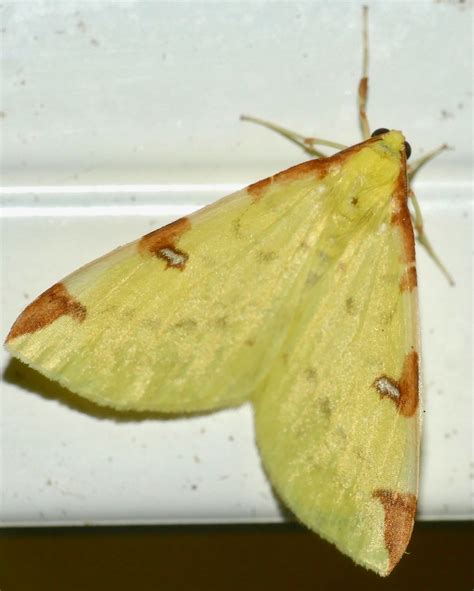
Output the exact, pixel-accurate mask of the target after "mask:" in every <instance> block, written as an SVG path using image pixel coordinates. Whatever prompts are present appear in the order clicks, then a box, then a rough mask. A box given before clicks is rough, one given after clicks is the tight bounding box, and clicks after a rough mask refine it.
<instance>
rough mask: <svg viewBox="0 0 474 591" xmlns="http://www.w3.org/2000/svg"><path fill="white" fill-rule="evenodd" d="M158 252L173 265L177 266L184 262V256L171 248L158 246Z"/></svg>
mask: <svg viewBox="0 0 474 591" xmlns="http://www.w3.org/2000/svg"><path fill="white" fill-rule="evenodd" d="M159 252H160V254H161V256H163V257H164V258H165V259H166V260H167V261H168V262H169V264H170V265H171V266H173V267H179V265H183V264H184V263H185V262H186V257H185V256H184V255H183V254H181V253H179V252H176V251H174V250H173V249H172V248H160V251H159Z"/></svg>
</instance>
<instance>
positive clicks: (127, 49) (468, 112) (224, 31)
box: [0, 1, 474, 525]
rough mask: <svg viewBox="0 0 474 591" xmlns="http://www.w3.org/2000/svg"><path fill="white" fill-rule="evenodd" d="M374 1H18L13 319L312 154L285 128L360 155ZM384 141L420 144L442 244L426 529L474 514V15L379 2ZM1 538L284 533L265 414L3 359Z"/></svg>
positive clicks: (9, 266)
mask: <svg viewBox="0 0 474 591" xmlns="http://www.w3.org/2000/svg"><path fill="white" fill-rule="evenodd" d="M360 6H361V4H360V3H359V2H350V3H343V2H331V3H329V2H322V3H320V2H308V3H300V2H259V3H257V2H248V3H243V2H229V3H227V2H222V3H210V2H204V3H197V2H176V3H160V2H156V3H152V2H115V3H110V2H101V1H95V2H72V1H70V2H67V3H57V2H42V1H38V2H18V3H4V4H2V7H1V8H0V10H1V12H2V14H1V17H2V25H1V26H2V27H3V28H2V30H1V32H0V35H1V43H2V45H1V50H2V66H1V79H0V81H1V86H2V88H1V106H0V111H1V118H0V126H1V133H2V142H1V151H2V154H1V158H2V160H1V162H2V170H1V176H2V185H3V191H2V192H3V194H2V200H3V201H2V203H3V209H2V218H3V219H2V238H1V248H2V253H1V262H2V274H1V281H2V297H3V301H2V322H1V328H2V331H1V333H2V334H1V336H2V338H4V336H5V335H6V333H7V331H8V329H9V327H10V325H11V323H12V322H13V321H14V320H15V318H16V317H17V315H18V314H19V313H20V312H21V310H22V309H23V308H24V306H25V305H26V304H28V303H29V302H30V301H32V299H33V298H34V297H36V296H37V295H38V294H39V293H40V292H41V291H43V290H44V289H46V288H47V287H49V286H50V285H51V284H52V283H54V282H55V281H56V280H58V279H59V278H61V277H62V276H64V275H66V274H68V273H69V272H70V271H72V270H74V269H75V268H76V267H78V266H80V265H82V264H83V263H86V262H87V261H89V260H91V259H93V258H95V257H97V256H99V255H101V254H103V253H105V252H107V251H108V250H110V249H112V248H114V247H116V246H117V245H119V244H123V243H125V242H127V241H130V240H133V239H135V238H136V237H138V236H140V235H142V234H144V233H146V232H148V231H150V230H151V229H153V228H156V227H158V226H160V225H162V224H163V223H165V222H168V221H171V220H172V219H174V218H176V217H179V216H181V215H184V214H186V213H188V212H190V211H192V210H193V209H196V208H197V207H198V206H200V205H202V204H205V203H208V202H210V201H212V200H214V199H216V198H218V197H220V196H222V195H224V194H226V193H229V192H231V191H232V190H234V189H236V188H238V187H240V186H243V185H245V184H247V183H248V182H252V181H255V180H258V179H259V178H263V177H265V176H268V175H269V174H272V173H274V172H276V171H278V170H280V169H283V168H286V167H288V166H290V165H292V164H295V163H297V162H299V161H302V160H304V159H306V157H305V156H304V155H303V154H302V153H301V152H299V151H298V150H297V149H296V148H295V147H293V146H292V145H290V144H289V143H287V142H285V141H284V140H283V139H281V138H278V137H276V136H273V135H272V134H271V133H270V132H267V131H266V130H263V129H260V128H257V127H255V126H252V125H250V124H245V123H242V122H240V121H239V115H240V114H241V113H251V114H255V115H260V116H263V117H267V118H269V119H272V120H274V121H277V122H279V123H281V124H283V125H287V126H288V127H292V128H294V129H296V130H298V131H301V132H305V133H308V134H315V135H319V136H320V137H327V138H330V139H334V140H336V141H341V142H346V143H348V144H351V143H355V142H356V141H359V139H360V136H359V135H358V129H357V119H356V109H355V91H356V86H357V82H358V78H359V76H360V62H361V51H360V50H361V42H360V32H361V19H360ZM370 10H371V12H370V39H371V64H370V75H371V79H370V81H371V90H372V92H371V95H370V103H369V119H370V121H371V124H372V127H373V128H374V127H381V126H383V127H390V128H399V129H402V130H403V131H404V132H405V134H406V136H407V138H408V140H409V141H410V143H411V145H412V147H413V152H414V157H416V156H417V155H420V154H421V153H422V152H423V151H426V150H428V149H431V148H433V147H435V146H437V145H439V144H441V143H444V142H447V143H448V144H450V145H451V146H453V147H454V149H453V150H452V151H449V152H446V153H444V154H443V155H442V156H440V157H439V158H438V159H437V160H436V161H435V162H433V163H431V164H430V165H429V166H427V167H426V169H425V170H423V171H422V172H421V173H420V176H419V179H418V181H417V184H416V187H415V188H416V190H417V194H418V197H419V200H420V202H421V206H422V209H423V212H424V216H425V221H426V227H427V231H428V233H429V236H430V238H431V240H432V242H433V244H434V245H435V248H436V250H437V252H438V253H439V254H440V255H441V257H442V258H443V260H444V261H445V263H446V265H447V267H448V268H449V270H450V271H451V273H452V274H453V276H454V277H455V279H456V287H454V288H452V287H449V285H448V284H447V282H446V281H445V279H444V277H443V276H442V275H441V274H440V273H439V271H438V270H437V268H436V267H434V265H433V263H432V261H431V260H429V258H428V257H427V255H426V254H425V253H424V252H423V251H422V250H420V249H419V251H418V254H419V256H418V271H419V286H420V298H421V320H422V330H423V373H424V383H425V391H424V409H425V412H424V415H423V416H424V435H423V453H422V471H421V498H420V504H419V517H420V518H426V519H428V518H434V519H452V518H462V517H464V518H465V517H469V516H470V515H472V500H473V497H472V482H473V481H472V477H473V476H472V472H473V470H474V465H473V457H472V268H473V267H472V254H471V250H472V249H471V244H472V215H473V201H472V151H471V134H472V90H473V89H472V61H471V57H470V56H471V42H472V11H471V9H470V7H469V5H467V3H466V5H465V4H461V3H457V2H432V1H426V2H424V1H415V2H383V3H381V2H372V3H371V4H370ZM0 404H1V407H0V408H1V446H0V454H1V473H0V476H1V482H0V487H1V496H0V499H1V504H0V519H1V521H2V523H3V524H4V525H15V524H30V525H42V524H45V525H46V524H49V525H50V524H58V523H60V524H71V523H175V522H181V523H190V522H230V521H278V520H281V519H283V518H284V517H283V515H282V513H281V511H280V507H279V504H278V501H277V500H276V499H275V497H274V496H273V493H272V491H271V487H270V485H269V484H268V482H267V480H266V478H265V475H264V473H263V471H262V468H261V465H260V461H259V458H258V453H257V450H256V448H255V446H254V441H253V425H252V412H251V408H250V407H248V406H244V407H242V408H241V409H237V410H229V411H223V412H219V413H216V414H213V415H209V416H201V417H196V418H189V419H179V420H175V419H173V420H163V419H158V418H156V417H145V418H139V417H137V416H133V415H123V416H122V415H119V414H118V413H113V412H112V411H107V410H103V409H100V408H97V407H94V406H93V405H91V404H88V403H85V402H83V401H81V400H80V399H79V398H78V397H75V396H73V395H72V394H69V393H68V392H65V391H63V390H61V389H60V388H58V387H57V386H56V385H54V384H51V383H49V382H48V381H47V380H45V379H42V378H41V377H40V376H38V375H37V374H35V373H34V372H32V371H30V370H28V369H27V368H26V367H25V366H23V365H21V364H20V363H16V362H11V361H10V360H9V357H8V355H6V354H5V353H3V357H2V392H1V398H0Z"/></svg>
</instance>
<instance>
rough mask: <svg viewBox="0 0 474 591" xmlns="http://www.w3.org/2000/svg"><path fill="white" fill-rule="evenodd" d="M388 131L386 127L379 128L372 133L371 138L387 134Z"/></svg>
mask: <svg viewBox="0 0 474 591" xmlns="http://www.w3.org/2000/svg"><path fill="white" fill-rule="evenodd" d="M389 131H390V129H387V128H386V127H379V128H378V129H376V130H375V131H373V132H372V136H371V137H375V136H376V135H382V133H388V132H389Z"/></svg>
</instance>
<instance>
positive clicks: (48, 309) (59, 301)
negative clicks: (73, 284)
mask: <svg viewBox="0 0 474 591" xmlns="http://www.w3.org/2000/svg"><path fill="white" fill-rule="evenodd" d="M86 313H87V310H86V308H85V306H83V305H82V304H81V303H80V302H79V301H78V300H76V299H75V298H73V297H72V296H71V294H70V293H69V292H68V290H67V288H66V286H65V285H64V284H63V283H56V284H55V285H53V286H52V287H50V288H49V289H48V290H46V291H45V292H44V293H42V294H41V295H40V296H38V297H37V298H36V300H35V301H34V302H32V303H31V304H30V305H29V306H27V307H26V308H25V309H24V310H23V312H22V314H20V316H19V317H18V318H17V319H16V321H15V324H14V325H13V326H12V328H11V330H10V332H9V334H8V336H7V339H6V342H7V343H8V342H9V341H11V340H12V339H15V338H16V337H19V336H20V335H23V334H29V333H33V332H36V331H38V330H41V329H42V328H44V327H45V326H48V325H49V324H52V323H53V322H54V321H55V320H57V319H58V318H60V317H61V316H71V318H74V319H75V320H77V321H78V322H83V321H84V319H85V318H86Z"/></svg>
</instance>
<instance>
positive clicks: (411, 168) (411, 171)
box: [407, 144, 449, 181]
mask: <svg viewBox="0 0 474 591" xmlns="http://www.w3.org/2000/svg"><path fill="white" fill-rule="evenodd" d="M448 148H449V146H448V144H443V145H442V146H439V148H436V149H434V150H431V152H428V153H427V154H425V155H424V156H421V157H420V158H417V159H416V160H414V161H413V162H412V163H411V164H409V165H408V169H407V172H408V178H409V179H410V181H412V180H413V177H414V176H415V174H416V173H417V172H418V171H419V170H420V168H421V167H422V166H424V165H425V164H426V163H427V162H429V161H430V160H433V158H435V157H436V156H438V154H441V152H443V151H444V150H447V149H448Z"/></svg>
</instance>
